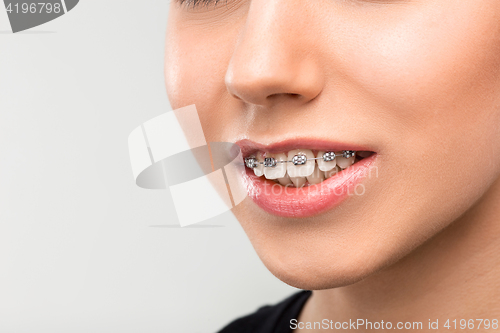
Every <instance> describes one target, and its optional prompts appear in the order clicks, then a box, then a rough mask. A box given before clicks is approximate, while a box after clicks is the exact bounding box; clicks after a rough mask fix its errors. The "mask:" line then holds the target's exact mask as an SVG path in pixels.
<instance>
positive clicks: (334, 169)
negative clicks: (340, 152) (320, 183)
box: [325, 165, 341, 179]
mask: <svg viewBox="0 0 500 333" xmlns="http://www.w3.org/2000/svg"><path fill="white" fill-rule="evenodd" d="M340 170H341V169H340V168H339V166H338V165H337V166H336V167H335V168H333V169H332V170H330V171H325V178H326V179H328V178H330V177H332V176H334V175H335V174H337V173H338V172H339V171H340Z"/></svg>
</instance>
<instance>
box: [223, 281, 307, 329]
mask: <svg viewBox="0 0 500 333" xmlns="http://www.w3.org/2000/svg"><path fill="white" fill-rule="evenodd" d="M309 296H311V291H310V290H302V291H299V292H297V293H294V294H292V295H291V296H289V297H287V298H286V299H284V300H282V301H281V302H279V303H277V304H275V305H266V306H263V307H260V308H259V309H258V310H257V311H255V312H254V313H251V314H249V315H246V316H244V317H241V318H238V319H236V320H235V321H233V322H231V323H230V324H229V325H227V326H226V327H224V328H223V329H222V330H220V331H219V332H218V333H281V332H283V333H285V332H291V329H290V320H292V319H297V317H298V315H299V313H300V311H301V310H302V308H303V306H304V304H305V302H306V301H307V299H308V298H309Z"/></svg>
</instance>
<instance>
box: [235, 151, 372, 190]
mask: <svg viewBox="0 0 500 333" xmlns="http://www.w3.org/2000/svg"><path fill="white" fill-rule="evenodd" d="M371 154H372V152H369V151H360V152H355V151H353V150H344V151H340V152H333V151H326V152H325V151H318V152H317V154H316V156H315V155H314V153H313V152H312V150H310V149H295V150H291V151H289V152H288V154H287V153H276V154H274V153H269V152H268V153H265V152H263V151H259V152H257V153H256V154H255V155H253V156H250V157H247V158H245V159H244V162H245V165H246V167H247V168H250V169H253V171H254V173H255V175H256V176H257V177H261V176H265V178H267V179H269V180H272V181H274V182H275V183H277V184H281V185H282V186H292V185H293V186H295V187H303V186H305V185H306V184H307V185H308V186H309V185H315V184H319V183H321V182H322V181H324V180H325V179H328V178H331V177H333V176H334V175H335V174H337V173H338V172H340V171H342V170H344V169H346V168H348V167H350V166H351V165H352V164H354V163H356V162H357V161H359V160H361V159H363V158H365V157H368V156H370V155H371ZM316 161H317V162H316Z"/></svg>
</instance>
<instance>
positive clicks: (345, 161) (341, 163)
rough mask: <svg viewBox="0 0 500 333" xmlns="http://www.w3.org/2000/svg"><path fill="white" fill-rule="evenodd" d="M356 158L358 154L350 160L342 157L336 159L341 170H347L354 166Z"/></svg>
mask: <svg viewBox="0 0 500 333" xmlns="http://www.w3.org/2000/svg"><path fill="white" fill-rule="evenodd" d="M355 158H356V154H354V156H351V157H349V158H345V157H342V156H337V158H336V160H337V165H338V166H339V167H340V168H341V169H345V168H347V167H350V166H351V165H353V163H354V159H355Z"/></svg>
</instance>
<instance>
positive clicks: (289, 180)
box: [278, 174, 293, 186]
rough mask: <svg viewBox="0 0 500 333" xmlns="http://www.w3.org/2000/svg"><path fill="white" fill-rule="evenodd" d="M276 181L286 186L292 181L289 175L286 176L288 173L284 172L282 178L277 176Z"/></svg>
mask: <svg viewBox="0 0 500 333" xmlns="http://www.w3.org/2000/svg"><path fill="white" fill-rule="evenodd" d="M278 181H279V182H280V184H281V185H283V186H287V185H291V184H293V183H292V181H291V179H290V177H289V176H288V174H285V176H284V177H283V178H278Z"/></svg>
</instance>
